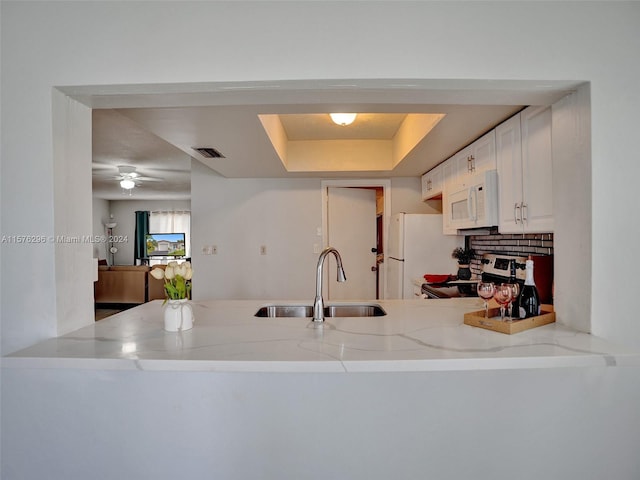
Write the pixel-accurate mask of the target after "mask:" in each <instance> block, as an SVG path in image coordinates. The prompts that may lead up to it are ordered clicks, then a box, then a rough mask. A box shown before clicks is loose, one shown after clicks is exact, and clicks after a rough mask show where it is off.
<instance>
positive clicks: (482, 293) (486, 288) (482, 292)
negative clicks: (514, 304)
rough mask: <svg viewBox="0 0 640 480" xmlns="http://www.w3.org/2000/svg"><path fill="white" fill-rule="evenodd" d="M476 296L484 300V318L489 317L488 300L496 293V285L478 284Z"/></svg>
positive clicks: (481, 282) (490, 283)
mask: <svg viewBox="0 0 640 480" xmlns="http://www.w3.org/2000/svg"><path fill="white" fill-rule="evenodd" d="M477 292H478V296H479V297H480V298H482V299H483V300H484V318H488V317H489V299H490V298H491V297H493V294H494V293H495V292H496V285H495V284H494V283H493V282H483V281H482V280H481V281H479V282H478V288H477Z"/></svg>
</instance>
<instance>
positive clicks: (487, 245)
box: [467, 233, 553, 275]
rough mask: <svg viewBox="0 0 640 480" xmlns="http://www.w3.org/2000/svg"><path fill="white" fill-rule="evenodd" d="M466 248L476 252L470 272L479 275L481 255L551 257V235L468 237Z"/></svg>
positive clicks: (528, 234) (497, 234)
mask: <svg viewBox="0 0 640 480" xmlns="http://www.w3.org/2000/svg"><path fill="white" fill-rule="evenodd" d="M467 243H468V246H469V247H471V248H473V249H474V250H475V251H476V257H477V258H476V259H474V260H473V261H472V262H471V271H472V272H473V273H474V274H476V275H479V274H480V258H482V254H483V253H504V254H505V255H519V256H523V257H526V256H527V255H553V233H526V234H514V235H510V234H506V235H502V234H499V233H495V234H494V233H492V234H490V235H470V236H469V237H467Z"/></svg>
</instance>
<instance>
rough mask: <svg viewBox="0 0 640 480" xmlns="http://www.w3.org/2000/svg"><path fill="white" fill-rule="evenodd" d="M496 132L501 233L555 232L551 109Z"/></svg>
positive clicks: (531, 112)
mask: <svg viewBox="0 0 640 480" xmlns="http://www.w3.org/2000/svg"><path fill="white" fill-rule="evenodd" d="M495 132H496V159H497V168H498V179H499V202H500V223H499V225H498V230H499V231H500V233H539V232H553V195H552V182H551V180H552V167H553V164H552V154H551V107H529V108H526V109H525V110H523V111H522V112H520V113H519V114H518V115H516V116H514V117H512V118H510V119H509V120H507V121H505V122H503V123H501V124H500V125H498V126H497V127H496V129H495Z"/></svg>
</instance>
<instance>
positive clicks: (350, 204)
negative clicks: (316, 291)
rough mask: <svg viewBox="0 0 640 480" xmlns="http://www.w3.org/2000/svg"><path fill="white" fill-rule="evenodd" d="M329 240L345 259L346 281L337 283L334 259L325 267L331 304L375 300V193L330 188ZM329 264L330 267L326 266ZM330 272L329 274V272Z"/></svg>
mask: <svg viewBox="0 0 640 480" xmlns="http://www.w3.org/2000/svg"><path fill="white" fill-rule="evenodd" d="M327 193H328V195H327V238H328V243H329V245H330V246H332V247H334V248H336V249H337V250H338V252H340V256H341V257H342V264H343V267H344V270H345V274H346V276H347V281H346V282H343V283H338V282H336V268H337V267H336V263H335V259H334V257H333V255H330V256H329V259H328V260H329V262H326V263H325V275H324V278H325V283H326V287H327V289H326V290H325V291H326V292H328V296H327V298H329V299H331V300H349V299H350V300H358V299H359V300H371V299H375V298H376V272H375V270H372V267H376V253H375V252H372V251H371V250H372V249H374V248H375V247H376V192H375V190H373V189H366V188H341V187H328V192H327ZM327 263H328V265H327ZM327 268H328V270H327Z"/></svg>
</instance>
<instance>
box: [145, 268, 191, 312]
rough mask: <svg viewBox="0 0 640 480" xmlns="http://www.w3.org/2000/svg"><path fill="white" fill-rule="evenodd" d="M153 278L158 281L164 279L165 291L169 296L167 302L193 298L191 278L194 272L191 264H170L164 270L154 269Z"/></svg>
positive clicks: (152, 271)
mask: <svg viewBox="0 0 640 480" xmlns="http://www.w3.org/2000/svg"><path fill="white" fill-rule="evenodd" d="M150 273H151V276H152V277H153V278H156V279H158V280H163V279H164V291H165V293H166V294H167V298H166V299H165V302H166V301H167V300H181V299H184V298H190V297H191V277H192V276H193V270H192V269H191V263H190V262H183V263H180V264H179V263H178V262H169V263H168V264H167V266H166V267H165V268H164V269H162V268H158V267H156V268H154V269H153V270H151V272H150Z"/></svg>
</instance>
